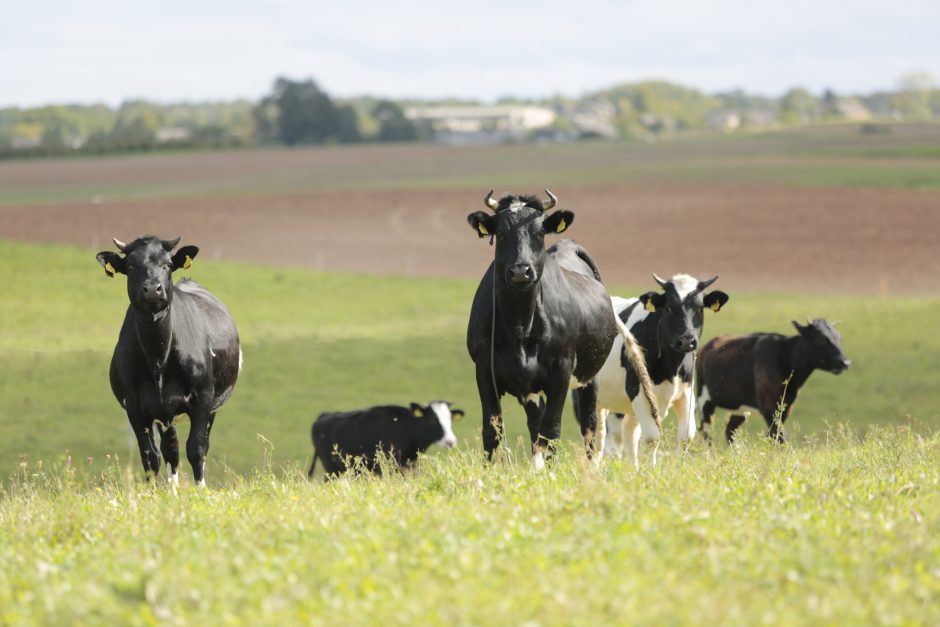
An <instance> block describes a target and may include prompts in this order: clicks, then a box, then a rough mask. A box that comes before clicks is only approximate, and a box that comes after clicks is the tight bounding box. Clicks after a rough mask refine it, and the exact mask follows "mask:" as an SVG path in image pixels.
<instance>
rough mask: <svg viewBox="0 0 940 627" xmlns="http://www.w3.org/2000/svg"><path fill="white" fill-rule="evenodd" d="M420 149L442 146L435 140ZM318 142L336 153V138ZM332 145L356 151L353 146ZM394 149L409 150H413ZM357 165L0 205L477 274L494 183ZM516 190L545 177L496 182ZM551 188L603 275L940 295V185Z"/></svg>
mask: <svg viewBox="0 0 940 627" xmlns="http://www.w3.org/2000/svg"><path fill="white" fill-rule="evenodd" d="M415 150H417V151H418V153H417V154H421V155H423V157H424V158H427V156H428V154H431V155H432V156H433V152H431V153H428V149H426V148H417V149H415ZM361 151H362V152H361V155H360V156H361V158H362V159H363V160H364V162H369V163H371V167H375V163H374V162H375V159H377V157H376V154H379V155H380V156H382V155H384V157H383V158H387V157H388V155H389V153H388V152H386V153H381V151H379V152H378V153H377V152H376V151H374V150H371V149H367V148H363V149H361ZM290 154H291V153H290V152H287V151H282V152H277V151H245V152H242V153H226V154H225V155H224V158H221V157H220V156H218V155H210V156H200V155H192V154H190V155H176V156H168V157H160V159H159V160H152V161H151V162H150V164H151V166H154V165H155V166H157V167H145V168H142V167H141V160H140V159H137V160H135V159H128V160H124V161H122V160H117V159H112V160H110V161H109V163H111V164H112V165H111V167H109V168H108V169H107V182H109V183H118V182H121V181H126V182H127V183H129V184H134V185H138V186H144V188H146V186H148V185H150V186H153V188H154V189H159V186H160V185H162V184H164V183H165V182H166V181H168V180H173V181H175V182H177V183H179V182H181V181H183V182H193V181H199V180H201V179H200V176H207V175H205V174H201V170H202V169H203V168H205V171H206V172H209V175H211V176H212V177H216V178H218V177H228V178H227V180H233V179H235V180H237V179H238V178H239V177H240V176H248V173H251V172H257V170H258V166H259V164H260V163H261V160H266V161H265V165H266V167H268V168H269V169H270V168H271V167H277V166H276V163H275V164H272V162H271V159H272V157H271V155H277V158H280V159H287V157H289V156H290ZM317 154H318V158H319V159H322V160H324V163H326V162H328V161H329V155H330V151H329V150H325V151H322V152H321V153H317ZM334 154H336V155H342V156H343V158H344V159H348V158H349V155H350V154H355V153H354V151H353V152H350V151H342V152H336V153H334ZM394 154H396V155H399V156H398V157H396V158H404V157H402V155H405V156H407V154H408V152H407V150H403V151H399V152H397V153H394ZM55 163H56V164H57V165H56V166H55V168H56V169H55V174H54V178H55V182H56V184H59V183H63V182H66V183H68V184H81V182H82V181H83V180H84V179H83V177H88V179H89V180H91V179H94V177H95V176H98V175H100V171H101V170H102V166H101V164H100V162H98V165H97V166H96V165H95V162H94V161H78V160H76V161H57V162H55ZM122 163H123V164H125V165H124V166H122V165H121V164H122ZM285 163H286V161H285ZM89 164H90V165H89ZM145 165H146V164H145ZM49 167H50V166H49V165H48V164H44V163H43V162H27V163H7V164H0V181H3V180H6V181H7V182H8V183H10V184H13V183H14V182H16V181H23V180H28V179H29V178H30V177H33V178H36V177H37V176H38V177H40V178H41V177H42V176H43V175H42V172H43V171H44V170H43V168H47V169H48V168H49ZM122 167H124V168H126V171H125V172H124V173H122V171H121V168H122ZM350 167H352V168H354V167H355V165H354V164H353V165H351V166H350ZM396 167H402V165H401V163H397V164H396ZM350 172H352V174H349V175H348V178H347V179H346V180H344V181H343V186H345V187H347V188H350V189H335V188H330V187H329V186H328V185H321V186H319V187H313V188H308V189H303V188H298V187H297V186H294V187H293V188H289V187H288V190H289V191H284V189H278V188H277V187H276V186H271V187H270V189H265V190H257V189H255V190H251V191H246V192H244V193H241V192H237V191H232V190H223V191H221V192H217V193H204V192H201V193H193V194H191V195H188V196H187V195H185V194H183V195H180V194H179V193H177V194H176V195H170V196H168V197H159V194H154V196H155V197H149V198H147V197H143V198H133V197H128V198H124V199H112V198H110V197H107V196H106V197H104V198H97V199H95V201H92V200H85V201H81V202H79V201H74V200H68V201H60V202H44V203H37V202H35V201H33V200H29V201H26V202H18V201H11V202H7V203H6V204H3V205H0V238H6V239H19V240H28V241H37V242H56V243H63V244H73V245H81V246H87V247H89V249H95V250H97V249H102V248H110V238H111V237H112V236H116V237H118V238H119V239H123V240H130V239H132V238H133V237H135V236H136V235H140V234H143V233H155V234H158V235H161V236H164V237H175V236H176V235H182V236H183V241H184V242H193V243H196V244H198V245H199V246H200V247H201V249H202V253H201V255H202V256H203V257H204V258H208V259H237V260H245V261H251V262H259V263H264V264H288V265H294V266H310V267H314V268H319V269H324V270H343V271H356V272H367V273H378V274H383V273H398V274H405V275H415V276H442V277H451V276H456V277H474V278H475V277H477V276H479V275H480V274H481V273H482V272H483V271H484V269H485V267H486V264H487V262H488V261H489V260H490V259H491V256H492V249H491V248H490V247H489V246H487V245H486V241H485V240H480V239H478V238H477V237H476V235H475V234H474V232H473V231H471V229H470V228H469V226H468V225H467V223H466V221H465V218H466V215H467V214H468V213H469V212H471V211H475V210H477V209H481V208H483V204H482V198H483V194H484V193H485V192H486V189H481V188H478V187H476V186H472V187H471V186H468V185H466V184H465V183H464V184H458V185H453V186H448V185H446V184H445V185H439V186H435V187H434V188H429V187H427V186H425V187H422V186H415V187H413V188H408V187H405V188H400V187H394V188H382V187H381V186H380V185H379V186H369V187H368V188H367V189H355V187H356V183H355V174H354V169H353V170H350ZM47 176H49V177H52V176H53V175H52V174H49V175H47ZM537 180H538V183H542V182H543V181H542V180H541V178H538V179H537ZM506 191H519V192H530V193H532V192H535V191H537V190H536V189H534V188H530V189H518V188H516V189H513V190H506V189H497V194H500V193H503V192H506ZM553 191H554V192H555V193H556V194H557V195H558V197H559V206H560V207H564V208H568V209H571V210H573V211H574V212H575V213H576V216H577V218H576V221H575V224H574V225H573V226H572V228H571V229H570V230H569V231H568V233H567V234H568V236H570V237H572V238H574V239H577V240H578V241H580V242H581V243H582V244H584V245H585V246H587V248H588V249H589V250H590V251H591V252H592V253H593V255H594V256H595V258H596V259H597V261H598V263H599V265H600V267H601V270H602V272H603V273H604V275H605V279H606V280H607V281H608V283H612V284H618V285H630V286H645V285H652V279H651V278H650V273H651V272H656V273H658V274H659V275H661V276H666V275H671V274H673V273H676V272H688V273H691V274H694V275H697V276H705V275H712V274H720V275H721V277H722V284H723V285H724V286H725V287H726V288H728V289H733V290H745V291H749V292H795V291H808V292H814V293H875V294H877V293H887V294H937V293H940V261H938V251H940V191H936V190H904V189H878V188H872V189H866V188H831V187H830V188H826V187H821V188H819V187H817V188H800V187H790V186H783V185H780V184H763V185H758V184H741V185H736V184H729V183H714V184H713V183H709V182H702V183H694V182H683V183H657V182H621V183H614V182H606V183H605V182H600V183H591V184H588V183H584V184H568V185H565V184H561V185H556V186H553ZM89 259H90V261H91V258H89Z"/></svg>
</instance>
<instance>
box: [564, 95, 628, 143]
mask: <svg viewBox="0 0 940 627" xmlns="http://www.w3.org/2000/svg"><path fill="white" fill-rule="evenodd" d="M616 114H617V108H616V107H615V106H614V104H613V103H612V102H610V101H609V100H605V99H603V98H595V99H594V100H589V101H587V102H584V103H582V104H580V105H578V107H577V108H576V109H575V110H574V111H573V112H572V113H571V123H572V124H573V125H574V127H575V128H576V129H577V130H578V132H579V133H580V134H581V135H588V136H595V137H604V138H606V139H616V138H617V137H619V136H620V133H619V132H618V131H617V127H616V126H614V116H615V115H616Z"/></svg>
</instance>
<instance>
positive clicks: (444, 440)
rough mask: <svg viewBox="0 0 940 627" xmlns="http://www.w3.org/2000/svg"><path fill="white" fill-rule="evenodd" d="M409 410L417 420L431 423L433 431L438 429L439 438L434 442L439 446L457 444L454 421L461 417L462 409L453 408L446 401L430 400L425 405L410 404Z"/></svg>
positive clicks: (448, 446) (451, 446)
mask: <svg viewBox="0 0 940 627" xmlns="http://www.w3.org/2000/svg"><path fill="white" fill-rule="evenodd" d="M411 412H412V413H413V414H414V416H415V418H417V419H418V420H424V421H427V422H429V423H432V425H433V427H434V429H435V431H436V430H437V429H438V428H439V429H440V439H438V440H437V441H435V442H434V444H439V445H440V446H445V447H447V448H453V447H455V446H457V436H456V435H454V421H456V420H459V419H460V418H462V417H463V410H462V409H455V408H453V407H451V404H450V403H448V402H447V401H432V402H431V403H429V404H427V405H418V404H417V403H412V404H411Z"/></svg>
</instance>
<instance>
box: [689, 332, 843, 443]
mask: <svg viewBox="0 0 940 627" xmlns="http://www.w3.org/2000/svg"><path fill="white" fill-rule="evenodd" d="M793 326H794V327H796V330H797V331H798V333H797V335H795V336H789V337H788V336H784V335H780V334H779V333H752V334H751V335H743V336H737V337H731V336H722V337H716V338H715V339H713V340H712V341H710V342H709V343H708V344H706V345H705V346H704V347H702V350H701V352H700V353H699V359H698V363H697V364H696V368H697V377H698V382H697V386H696V387H697V390H696V394H697V396H698V407H699V411H700V412H701V415H702V435H703V436H704V437H705V439H706V440H707V441H709V442H711V421H712V414H714V413H715V410H716V409H719V408H720V409H724V410H727V411H729V412H731V414H732V415H731V418H729V419H728V426H727V428H726V429H725V436H726V437H727V438H728V442H731V441H732V440H734V432H735V430H736V429H737V428H738V427H740V426H741V425H742V424H743V423H744V417H745V416H744V414H745V412H747V411H748V410H751V409H753V410H754V411H757V412H758V413H760V415H761V416H763V417H764V420H765V421H766V422H767V426H768V427H769V428H770V437H772V438H774V439H775V440H777V441H778V442H782V441H783V440H784V435H783V423H784V422H786V420H787V418H788V417H789V416H790V411H791V410H792V409H793V402H794V401H795V400H796V397H797V395H798V394H799V392H800V388H801V387H803V384H804V383H806V380H807V379H808V378H809V375H811V374H812V373H813V371H814V370H817V369H818V370H825V371H826V372H831V373H833V374H841V373H842V372H844V371H845V370H846V369H847V368H848V367H849V365H851V363H852V362H850V361H849V359H848V358H847V357H846V356H845V354H844V353H843V352H842V347H841V341H842V337H841V336H840V335H839V332H838V331H836V330H835V328H834V327H833V325H832V324H830V323H829V322H826V321H825V320H813V321H811V322H809V324H807V325H806V326H803V325H801V324H800V323H798V322H796V321H794V322H793ZM780 403H782V410H778V405H779V404H780ZM778 411H779V412H780V413H779V421H778V420H776V419H775V417H776V416H777V413H778Z"/></svg>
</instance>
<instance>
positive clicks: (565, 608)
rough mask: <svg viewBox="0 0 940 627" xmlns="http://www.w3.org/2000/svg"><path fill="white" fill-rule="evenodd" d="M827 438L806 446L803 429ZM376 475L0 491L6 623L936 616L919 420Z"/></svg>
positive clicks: (0, 605)
mask: <svg viewBox="0 0 940 627" xmlns="http://www.w3.org/2000/svg"><path fill="white" fill-rule="evenodd" d="M825 442H828V443H825ZM476 445H477V446H476V447H472V448H475V450H470V451H468V450H458V451H456V452H452V453H450V454H448V455H446V456H437V457H427V458H424V459H423V460H422V461H421V463H420V464H419V467H418V469H417V470H416V471H415V472H412V473H407V474H405V475H401V474H394V473H393V474H391V475H389V476H386V477H385V478H382V479H377V478H374V477H371V476H356V477H352V476H347V477H344V478H341V479H339V480H336V481H332V482H322V481H314V482H310V483H308V482H306V481H305V480H304V479H303V469H302V468H301V467H300V466H299V465H297V464H292V465H289V466H288V467H286V468H284V469H277V468H275V469H273V470H271V469H258V470H256V471H254V472H252V473H250V474H249V475H237V474H228V475H227V476H226V477H224V479H222V480H220V481H218V482H217V485H216V487H214V488H211V489H209V490H199V489H197V488H195V487H193V486H191V485H190V483H189V482H188V481H186V480H185V479H184V482H183V485H182V486H181V487H180V490H179V492H178V494H176V495H174V494H173V492H172V491H171V490H170V489H169V487H168V486H166V485H165V484H163V483H162V482H160V483H157V484H155V485H149V484H140V483H138V482H137V481H135V480H134V478H133V477H132V476H129V475H127V474H126V473H125V470H124V468H125V467H124V465H123V463H121V461H114V460H112V461H111V462H110V463H107V464H105V465H104V466H103V468H97V467H95V466H92V467H89V466H87V465H86V464H83V463H81V462H80V461H79V460H73V462H72V464H71V465H70V466H57V467H55V468H52V469H50V468H48V467H47V466H42V467H38V466H37V465H35V464H26V465H24V466H23V467H21V468H18V470H17V473H16V475H15V476H14V477H13V478H12V480H11V481H9V482H7V483H6V485H5V486H4V487H3V488H2V491H0V622H2V623H4V624H21V623H27V624H35V623H45V624H63V623H69V624H72V623H93V624H102V623H120V624H142V625H146V624H155V623H167V624H191V623H197V622H202V623H211V624H226V623H232V624H277V623H281V624H285V623H287V624H297V623H310V624H353V625H359V624H363V625H365V624H370V625H371V624H416V623H417V624H474V625H480V624H491V625H504V624H512V625H519V624H530V625H535V624H544V625H555V624H558V625H562V624H564V625H589V624H651V623H663V622H665V623H669V624H718V623H730V624H741V625H745V624H746V625H754V624H807V623H809V624H820V623H824V624H876V623H879V624H936V623H937V622H938V621H940V606H938V604H937V603H936V599H937V598H938V595H940V536H938V535H937V534H936V532H935V530H936V528H937V527H938V525H940V466H938V465H937V463H936V460H937V459H938V455H940V437H938V436H937V435H936V434H934V435H918V434H915V433H913V432H912V431H910V430H905V429H900V430H895V429H892V430H887V429H877V430H874V431H871V432H870V433H869V434H868V435H867V436H865V437H863V438H859V437H858V436H855V435H853V434H852V433H850V432H849V431H847V430H844V429H843V430H841V431H840V430H832V431H828V432H826V433H825V436H824V438H823V440H821V441H820V442H819V443H818V444H816V445H813V446H804V447H781V446H773V445H772V444H770V443H769V442H767V441H765V440H756V441H749V442H748V441H745V442H743V443H742V444H741V445H740V446H737V447H735V448H734V449H730V450H719V451H712V452H700V453H696V454H693V455H687V454H678V455H677V454H675V453H670V454H666V455H663V456H661V460H662V461H661V463H660V464H659V466H658V467H657V468H655V469H651V468H649V467H648V466H647V467H645V468H644V469H643V470H641V472H639V473H635V472H634V471H632V470H631V469H629V468H628V467H626V466H622V465H620V464H619V463H618V462H615V461H610V460H608V461H607V462H605V465H604V466H603V467H602V468H600V469H596V468H595V467H594V466H593V465H592V464H591V463H590V462H588V461H587V460H585V459H584V457H583V455H582V454H581V453H580V451H579V450H578V449H577V447H574V446H572V447H563V449H562V451H561V453H560V454H559V456H558V457H557V458H556V460H555V462H554V463H553V464H552V465H551V466H550V468H549V469H548V470H547V471H546V472H543V473H538V474H537V473H534V472H533V471H532V470H531V469H530V468H529V465H528V462H527V460H526V455H525V454H524V449H522V448H520V449H517V451H516V455H515V456H513V457H512V458H511V459H510V460H508V461H504V462H502V463H499V464H496V465H489V464H486V463H484V462H483V461H482V459H481V458H482V456H481V455H480V454H479V453H478V452H477V451H478V450H479V442H476Z"/></svg>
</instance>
